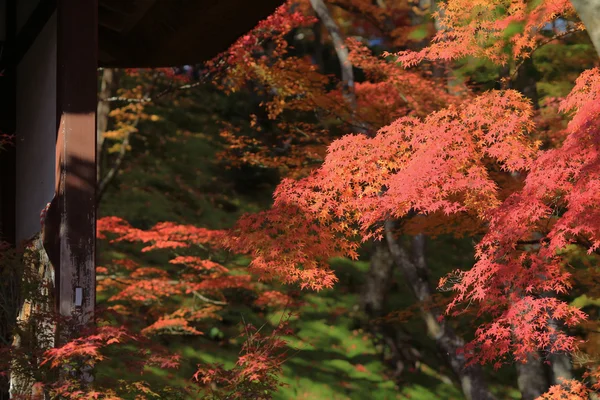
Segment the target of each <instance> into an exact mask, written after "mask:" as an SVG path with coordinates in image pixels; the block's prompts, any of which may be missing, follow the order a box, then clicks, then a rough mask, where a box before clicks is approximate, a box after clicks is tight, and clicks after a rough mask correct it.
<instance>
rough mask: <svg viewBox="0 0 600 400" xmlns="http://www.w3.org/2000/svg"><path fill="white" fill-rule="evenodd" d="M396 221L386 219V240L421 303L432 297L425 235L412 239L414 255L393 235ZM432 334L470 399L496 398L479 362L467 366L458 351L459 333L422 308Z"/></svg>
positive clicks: (459, 343) (461, 340) (430, 310)
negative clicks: (490, 389)
mask: <svg viewBox="0 0 600 400" xmlns="http://www.w3.org/2000/svg"><path fill="white" fill-rule="evenodd" d="M394 227H395V223H394V222H393V221H386V222H385V240H386V241H387V244H388V246H389V249H390V253H391V254H392V257H393V258H394V262H395V263H396V265H397V266H398V267H399V268H400V269H401V270H402V273H403V274H404V278H405V279H406V282H407V283H408V286H409V287H410V288H411V290H412V292H413V294H414V295H415V297H416V298H417V300H418V301H420V302H426V301H427V300H429V299H430V298H431V294H432V291H431V288H430V286H429V280H428V278H427V263H426V260H425V236H424V235H422V234H419V235H416V236H414V237H413V239H412V254H411V256H409V255H408V253H407V252H406V250H405V249H404V248H403V247H402V246H401V245H400V244H399V243H398V242H397V240H396V237H395V236H394ZM421 315H422V316H423V319H424V320H425V324H426V326H427V332H428V334H429V336H430V337H431V338H432V339H434V340H435V341H436V344H437V347H438V349H439V351H440V353H441V354H442V356H443V357H444V358H445V359H446V361H447V362H448V364H449V365H450V367H451V369H452V371H453V372H454V374H455V375H456V377H457V378H458V380H459V382H460V385H461V388H462V391H463V393H464V395H465V397H466V398H467V399H468V400H487V399H494V398H495V397H494V396H493V395H492V394H491V393H490V391H489V390H488V388H487V384H486V382H485V379H484V375H483V371H482V369H481V367H480V366H479V365H472V366H469V367H466V360H465V358H464V355H462V354H458V353H457V350H458V349H460V348H461V347H462V346H463V345H464V340H463V339H462V338H460V337H459V336H457V335H456V334H455V333H454V332H453V331H452V329H451V328H450V327H448V326H447V325H446V324H445V323H444V322H439V317H440V316H441V315H442V314H441V312H440V311H439V310H435V309H424V308H421Z"/></svg>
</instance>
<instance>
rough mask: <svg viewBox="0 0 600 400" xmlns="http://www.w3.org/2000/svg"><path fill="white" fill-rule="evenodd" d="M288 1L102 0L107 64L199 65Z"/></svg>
mask: <svg viewBox="0 0 600 400" xmlns="http://www.w3.org/2000/svg"><path fill="white" fill-rule="evenodd" d="M282 3H283V1H282V0H260V1H252V0H99V4H98V6H99V9H98V59H99V64H100V66H102V67H132V68H133V67H167V66H175V65H186V64H197V63H200V62H203V61H206V60H209V59H210V58H212V57H214V56H216V55H217V54H219V53H220V52H222V51H225V50H226V49H227V48H228V47H229V46H230V45H231V44H232V43H233V42H234V41H235V40H236V39H237V38H238V37H239V36H241V35H243V34H244V33H246V32H248V31H250V30H251V29H252V28H253V27H254V26H255V25H256V24H257V23H258V22H259V21H260V20H262V19H264V18H266V17H267V16H268V15H269V14H271V13H272V12H273V11H274V10H275V9H276V8H277V6H279V5H280V4H282Z"/></svg>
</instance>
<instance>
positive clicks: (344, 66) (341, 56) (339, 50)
mask: <svg viewBox="0 0 600 400" xmlns="http://www.w3.org/2000/svg"><path fill="white" fill-rule="evenodd" d="M310 4H311V6H312V8H313V10H314V11H315V13H316V14H317V16H318V17H319V20H320V21H321V23H323V26H325V28H326V29H327V32H328V33H329V36H330V37H331V42H332V43H333V48H334V49H335V53H336V54H337V57H338V60H339V62H340V69H341V74H342V84H343V88H342V90H343V92H344V96H345V98H346V100H347V101H348V102H349V103H350V104H351V105H353V106H355V104H356V98H355V97H354V72H353V71H352V64H351V63H350V60H349V58H348V56H349V53H348V48H347V47H346V45H345V44H344V38H343V36H342V34H341V32H340V29H339V27H338V26H337V24H336V23H335V21H334V19H333V18H332V17H331V14H330V13H329V10H328V9H327V6H326V5H325V3H324V2H323V0H310Z"/></svg>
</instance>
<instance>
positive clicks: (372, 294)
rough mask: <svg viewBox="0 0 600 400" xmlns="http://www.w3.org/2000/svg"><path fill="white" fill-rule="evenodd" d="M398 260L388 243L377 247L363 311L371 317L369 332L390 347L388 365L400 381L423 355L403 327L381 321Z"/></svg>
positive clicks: (367, 281) (368, 275)
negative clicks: (393, 256) (395, 260)
mask: <svg viewBox="0 0 600 400" xmlns="http://www.w3.org/2000/svg"><path fill="white" fill-rule="evenodd" d="M393 273H394V260H393V259H392V255H391V253H390V250H389V248H388V246H387V244H386V243H385V242H375V243H373V255H372V256H371V264H370V266H369V272H368V273H367V276H366V282H365V286H364V288H363V293H362V299H361V302H362V308H363V310H364V312H365V314H367V316H368V317H369V322H368V328H367V329H368V330H369V332H370V333H371V334H372V335H373V336H374V337H375V338H377V339H380V340H381V344H383V345H384V346H386V347H387V348H388V349H389V350H390V353H391V357H390V358H389V359H388V360H384V361H386V364H389V365H390V366H391V368H392V370H393V374H394V376H395V377H396V378H398V377H400V375H401V374H402V372H403V371H404V370H405V369H407V368H416V367H417V365H418V363H419V361H420V359H421V354H420V352H419V351H418V350H417V349H416V348H415V346H414V345H413V344H412V343H411V342H412V340H411V337H410V335H409V334H408V333H406V332H405V331H404V330H403V329H402V328H401V327H400V326H398V325H391V324H389V323H387V322H386V321H382V320H380V318H381V317H383V316H384V315H385V314H386V313H387V310H386V303H387V298H388V295H389V293H390V290H391V288H392V280H393V275H394V274H393Z"/></svg>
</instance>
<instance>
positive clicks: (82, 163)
mask: <svg viewBox="0 0 600 400" xmlns="http://www.w3.org/2000/svg"><path fill="white" fill-rule="evenodd" d="M97 11H98V3H97V0H85V1H81V0H58V3H57V12H58V36H57V38H58V46H57V55H58V64H57V81H58V82H57V117H58V118H57V121H59V126H58V136H57V140H56V174H57V175H56V196H55V198H54V200H53V202H52V206H51V207H53V208H55V209H54V210H53V211H52V216H53V219H54V220H55V221H56V222H58V225H57V229H55V230H57V231H58V232H56V233H55V237H54V238H50V240H52V241H54V249H55V250H54V251H55V252H54V254H53V255H54V258H55V259H58V265H59V267H58V268H57V276H56V283H57V309H58V311H59V312H60V314H61V315H63V316H75V317H77V318H78V322H79V324H84V323H87V322H88V321H90V318H93V312H94V306H95V301H96V296H95V288H96V276H95V255H96V253H95V245H96V235H95V233H96V232H95V231H96V101H97V99H96V92H97V75H96V74H97V65H98V60H97V48H98V45H97V43H98V38H97V36H98V35H97V30H98V28H97V26H98V24H97ZM48 212H49V214H50V210H49V211H48ZM56 250H58V252H57V253H56Z"/></svg>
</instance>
